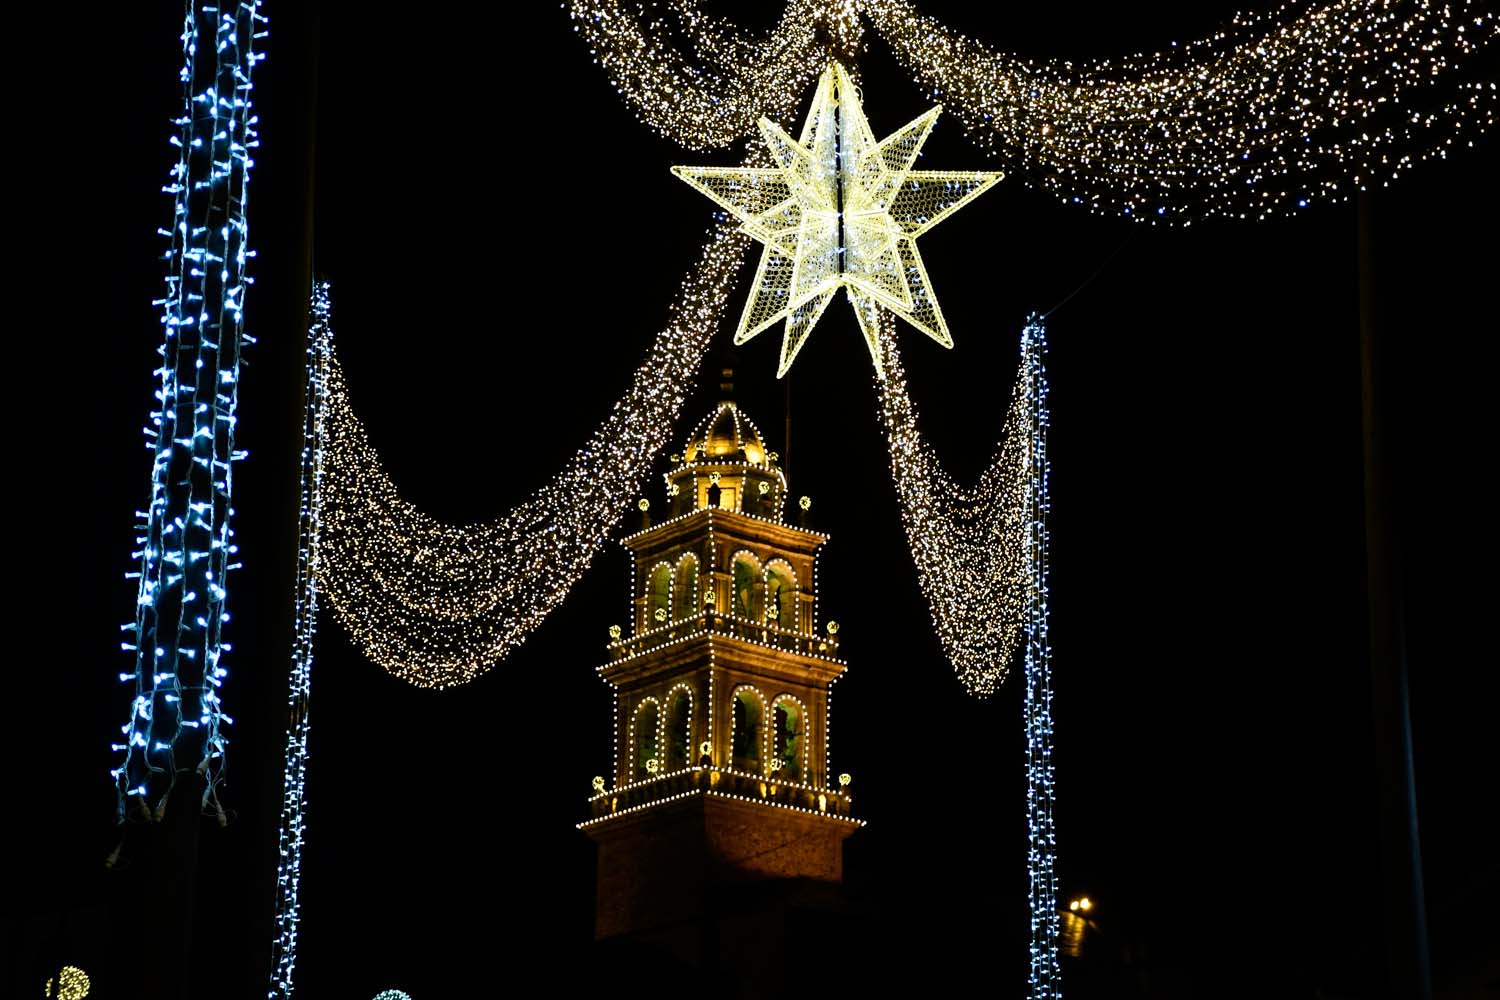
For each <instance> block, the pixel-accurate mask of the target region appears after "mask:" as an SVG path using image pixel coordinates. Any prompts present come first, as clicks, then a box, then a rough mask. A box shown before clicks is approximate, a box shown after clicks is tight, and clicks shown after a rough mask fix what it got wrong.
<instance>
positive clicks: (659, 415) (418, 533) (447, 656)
mask: <svg viewBox="0 0 1500 1000" xmlns="http://www.w3.org/2000/svg"><path fill="white" fill-rule="evenodd" d="M748 243H749V241H748V240H747V239H746V238H745V237H744V236H743V235H741V234H740V233H738V232H736V231H735V230H734V228H733V227H731V226H729V225H727V224H724V223H722V222H721V223H720V224H718V225H716V226H715V228H714V229H713V230H711V232H710V234H709V236H708V239H707V243H706V244H705V246H704V250H703V254H702V256H701V258H700V260H699V261H698V263H697V264H695V265H694V266H693V268H692V269H691V270H690V271H689V273H688V274H687V276H686V277H685V278H684V280H683V283H682V287H681V289H680V291H679V293H678V297H677V300H676V302H675V303H674V304H673V307H672V310H671V320H670V323H669V324H668V326H667V328H666V330H664V331H663V332H662V333H661V334H660V335H659V336H658V337H657V339H656V341H655V343H654V344H653V346H652V348H651V351H650V353H649V355H648V356H647V358H646V360H645V362H644V363H643V364H642V365H641V367H640V368H639V369H638V370H637V371H636V375H635V379H634V381H633V383H632V385H631V388H630V390H629V391H628V392H627V393H626V395H625V396H623V397H622V398H621V399H620V400H619V401H618V402H616V404H615V406H614V409H613V411H612V412H611V414H610V416H609V417H608V418H607V419H606V420H605V422H604V423H603V424H602V425H601V426H600V427H599V429H598V430H597V431H596V432H595V433H594V435H593V436H592V438H590V440H589V441H588V443H587V444H586V445H585V446H584V447H583V448H581V449H580V450H579V451H578V453H577V455H576V456H575V457H574V458H573V459H572V460H571V461H570V462H569V463H568V465H567V466H566V467H565V468H564V469H563V470H562V471H561V472H560V473H559V474H558V475H557V476H556V477H555V478H554V479H553V480H552V481H551V482H550V483H548V484H547V485H546V486H544V487H543V488H542V489H540V490H538V491H537V492H536V493H535V494H533V495H532V497H531V498H530V499H528V500H526V501H525V502H523V503H522V504H520V505H519V506H517V507H516V508H515V509H513V510H512V511H510V512H509V513H508V514H507V515H506V516H505V517H504V518H502V519H501V520H499V521H497V522H494V523H492V524H484V525H476V526H462V527H460V526H453V525H446V524H442V523H440V522H438V521H437V520H435V519H434V518H432V517H429V516H428V515H426V514H424V513H422V512H421V511H419V510H418V509H416V508H415V507H414V506H412V505H411V504H410V503H409V502H407V501H405V500H403V499H402V498H401V496H400V494H399V492H398V491H397V489H396V485H395V483H394V482H393V481H392V480H391V478H390V476H389V475H388V474H387V473H386V472H385V470H384V469H383V468H382V466H381V463H380V459H379V456H378V454H377V453H376V451H375V449H374V448H373V446H372V445H371V444H370V442H369V439H368V436H367V434H366V433H365V430H364V427H363V425H362V424H361V423H360V422H359V419H358V417H357V416H356V415H355V413H354V410H353V408H352V406H351V405H350V400H349V395H348V391H347V389H346V387H345V385H344V379H343V374H342V371H341V370H340V368H339V365H338V360H337V356H336V354H332V355H331V357H330V361H329V366H328V371H327V385H326V393H327V408H328V412H327V417H326V420H327V423H326V430H327V440H326V450H325V456H324V461H325V468H324V476H323V484H322V492H321V512H320V522H319V531H320V542H319V544H320V558H319V563H318V565H319V570H318V573H319V584H320V594H321V595H324V596H326V597H327V600H328V603H329V604H330V605H331V606H332V607H333V609H334V611H335V613H336V614H337V615H338V617H339V620H340V621H342V622H343V623H344V625H345V626H346V627H347V628H348V629H349V631H350V632H351V633H353V635H354V638H355V640H356V641H357V642H358V644H359V646H360V648H361V649H362V650H363V651H364V653H365V655H366V656H368V657H369V658H370V659H372V660H373V661H375V662H376V663H378V664H380V665H381V666H382V667H384V668H385V669H387V670H389V671H390V672H391V673H393V674H395V675H396V676H398V677H401V678H402V679H404V680H406V681H408V682H410V683H412V684H415V685H417V686H419V687H435V688H442V687H449V686H452V685H456V684H463V683H467V682H468V681H471V680H473V679H474V678H475V677H476V676H478V675H479V674H480V673H482V672H483V671H484V670H486V669H488V668H489V667H490V666H492V665H494V664H495V663H496V662H498V661H499V660H501V659H502V658H504V657H505V655H506V654H507V653H509V652H510V651H511V650H513V649H515V648H516V647H517V646H519V645H520V644H521V642H522V641H524V640H525V638H526V636H527V635H528V634H529V633H530V632H531V631H532V630H533V629H535V628H536V626H537V625H538V624H540V623H541V621H542V620H543V619H544V618H545V617H546V616H547V614H548V613H550V612H551V611H552V609H553V608H555V607H556V606H557V605H558V604H559V603H561V601H562V600H563V598H564V597H565V596H566V595H567V594H568V592H569V591H570V590H571V589H572V587H573V585H574V584H575V583H576V582H577V581H578V579H579V578H580V577H581V576H582V575H583V572H584V570H586V569H587V568H588V566H589V564H590V563H591V562H592V561H593V558H594V556H595V555H596V554H597V553H598V552H599V551H600V549H601V547H602V545H603V543H604V540H605V538H606V537H607V536H608V534H609V532H610V531H611V530H613V528H614V527H615V525H617V524H618V523H620V520H621V518H623V517H624V516H625V515H626V513H627V512H628V511H629V510H630V509H631V508H632V507H633V505H634V504H635V502H636V500H637V498H638V497H639V496H640V495H641V491H642V488H643V486H644V484H645V482H646V479H647V477H648V475H649V473H650V469H651V462H652V460H653V459H654V457H655V456H656V454H657V452H658V451H660V450H661V447H662V445H663V444H664V443H665V441H666V439H667V436H668V435H669V434H670V433H671V430H672V426H673V424H674V422H675V420H676V418H677V415H678V412H679V411H680V410H681V407H682V404H683V402H684V401H685V399H686V396H687V387H688V386H690V385H691V384H692V380H693V378H694V375H695V373H696V372H697V370H698V366H699V365H700V364H701V362H702V359H703V355H704V353H705V352H706V351H707V349H708V345H709V342H710V340H711V339H712V337H713V334H714V332H715V331H716V330H717V329H718V326H719V320H720V317H721V315H722V313H723V310H724V306H725V303H726V301H727V300H728V297H729V292H730V289H731V288H732V287H733V283H734V278H735V275H736V273H737V272H738V270H739V268H740V265H741V264H742V262H743V260H744V255H745V251H746V249H747V247H748Z"/></svg>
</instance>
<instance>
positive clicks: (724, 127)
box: [564, 0, 860, 149]
mask: <svg viewBox="0 0 1500 1000" xmlns="http://www.w3.org/2000/svg"><path fill="white" fill-rule="evenodd" d="M564 6H565V7H566V8H567V9H568V16H569V17H570V18H571V19H572V22H573V30H574V31H575V32H577V33H578V34H579V35H580V36H581V37H582V38H583V40H584V41H585V42H586V43H587V44H588V46H589V49H590V51H591V52H592V53H593V56H594V61H595V62H596V63H598V64H599V65H600V66H602V67H603V68H604V71H605V72H606V73H608V74H609V76H610V79H611V80H612V81H613V82H614V84H615V89H616V90H617V91H618V92H619V93H620V96H621V97H623V98H624V99H625V101H626V103H627V104H628V105H629V106H630V108H631V109H632V111H634V113H635V116H636V117H637V118H638V119H639V120H641V121H642V122H644V123H645V124H646V125H648V126H650V127H651V128H652V129H654V130H656V131H657V132H659V133H661V134H662V135H664V136H666V137H667V138H669V139H671V140H672V141H674V142H677V143H680V144H681V145H683V146H685V147H687V148H688V149H716V148H719V147H722V146H727V145H729V144H730V143H733V142H735V141H736V140H738V139H741V138H744V137H745V136H747V135H752V134H754V132H755V127H756V125H755V123H756V121H757V120H758V119H759V118H761V117H762V116H768V117H771V118H773V119H777V120H780V121H788V120H789V119H790V118H791V115H792V114H793V113H794V111H795V109H796V105H797V102H798V101H799V99H800V98H801V95H802V92H803V91H804V90H805V89H806V88H807V85H808V84H809V83H810V82H812V80H813V79H814V78H815V77H817V75H818V73H819V72H820V71H821V70H822V69H823V65H824V63H825V62H826V61H827V55H828V47H829V44H830V42H832V43H833V44H836V45H837V46H838V48H839V50H840V51H844V52H850V51H853V49H854V48H855V46H857V44H858V41H859V30H860V23H859V18H858V17H857V16H856V15H855V14H854V13H853V4H852V3H851V2H850V0H839V2H835V3H828V2H826V0H822V2H820V0H790V2H789V3H788V4H787V6H786V10H785V11H784V12H783V13H782V16H781V19H780V21H779V22H778V24H777V25H776V27H775V29H774V30H772V31H771V32H770V33H769V34H768V35H767V36H766V37H764V38H757V37H754V36H752V35H750V34H748V33H746V32H743V31H741V30H740V29H738V28H736V27H735V26H734V25H732V24H729V23H728V22H726V21H724V20H723V19H720V18H714V17H710V16H708V15H706V14H704V13H703V11H702V10H701V9H700V5H699V3H698V2H697V0H669V2H666V3H651V4H644V3H631V2H628V0H570V2H568V3H565V4H564ZM684 37H686V38H688V39H690V40H691V43H692V44H691V51H690V52H684V51H682V40H683V38H684Z"/></svg>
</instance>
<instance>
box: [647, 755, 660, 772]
mask: <svg viewBox="0 0 1500 1000" xmlns="http://www.w3.org/2000/svg"><path fill="white" fill-rule="evenodd" d="M646 770H648V771H650V772H651V773H652V774H655V773H656V772H657V771H659V770H661V762H660V761H658V760H657V759H656V758H655V757H652V758H651V759H650V760H648V761H646Z"/></svg>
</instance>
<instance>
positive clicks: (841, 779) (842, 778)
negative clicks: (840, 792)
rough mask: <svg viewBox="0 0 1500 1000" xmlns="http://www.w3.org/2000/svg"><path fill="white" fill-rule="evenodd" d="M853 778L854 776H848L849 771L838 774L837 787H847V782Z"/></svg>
mask: <svg viewBox="0 0 1500 1000" xmlns="http://www.w3.org/2000/svg"><path fill="white" fill-rule="evenodd" d="M853 780H854V778H853V777H851V776H850V774H849V772H848V771H845V772H844V773H843V774H841V775H839V787H840V788H848V787H849V782H851V781H853Z"/></svg>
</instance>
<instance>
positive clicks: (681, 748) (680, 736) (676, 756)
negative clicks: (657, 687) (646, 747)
mask: <svg viewBox="0 0 1500 1000" xmlns="http://www.w3.org/2000/svg"><path fill="white" fill-rule="evenodd" d="M692 740H693V694H692V692H691V691H689V690H688V688H687V687H686V686H685V685H679V686H677V687H675V688H673V689H672V693H671V694H669V695H668V696H667V767H666V769H667V770H668V771H676V770H678V769H680V768H684V767H687V766H688V763H689V758H688V754H689V753H690V752H691V751H692V746H693V744H692Z"/></svg>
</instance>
